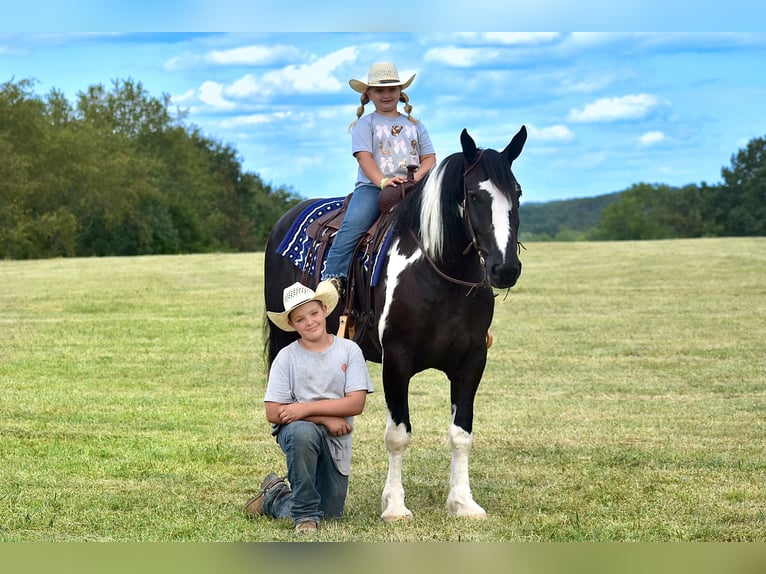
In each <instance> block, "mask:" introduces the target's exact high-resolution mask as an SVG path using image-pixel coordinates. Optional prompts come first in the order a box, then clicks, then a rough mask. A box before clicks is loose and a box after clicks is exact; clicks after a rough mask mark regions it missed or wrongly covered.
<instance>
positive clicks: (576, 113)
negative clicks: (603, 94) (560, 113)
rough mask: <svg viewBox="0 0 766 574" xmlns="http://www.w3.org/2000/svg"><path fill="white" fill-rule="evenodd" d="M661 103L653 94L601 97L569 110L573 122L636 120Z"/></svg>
mask: <svg viewBox="0 0 766 574" xmlns="http://www.w3.org/2000/svg"><path fill="white" fill-rule="evenodd" d="M659 104H660V100H659V99H658V98H657V97H656V96H653V95H651V94H634V95H629V96H622V97H617V98H601V99H599V100H596V101H595V102H591V103H590V104H587V105H585V106H584V107H583V108H580V109H577V108H572V109H571V110H570V111H569V119H570V120H571V121H573V122H612V121H617V120H634V119H638V118H642V117H644V116H646V115H647V114H648V113H649V112H650V111H651V110H652V109H653V108H655V107H657V106H658V105H659Z"/></svg>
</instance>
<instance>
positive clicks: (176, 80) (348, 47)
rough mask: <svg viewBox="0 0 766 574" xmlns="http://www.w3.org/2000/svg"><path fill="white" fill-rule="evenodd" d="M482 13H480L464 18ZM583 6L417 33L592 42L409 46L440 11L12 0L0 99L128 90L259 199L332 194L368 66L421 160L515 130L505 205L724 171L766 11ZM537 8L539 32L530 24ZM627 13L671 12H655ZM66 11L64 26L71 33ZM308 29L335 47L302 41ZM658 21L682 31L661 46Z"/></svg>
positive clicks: (759, 88) (751, 125)
mask: <svg viewBox="0 0 766 574" xmlns="http://www.w3.org/2000/svg"><path fill="white" fill-rule="evenodd" d="M106 4H108V3H106ZM271 4H272V5H273V4H274V3H271ZM485 4H487V5H490V4H492V3H485V2H484V0H476V1H475V2H474V3H472V6H473V7H474V8H484V7H485ZM592 4H593V5H595V8H599V7H600V8H601V20H600V21H599V25H597V26H595V25H593V21H590V20H587V19H585V20H584V21H581V22H579V21H578V18H580V19H581V20H583V13H582V12H577V13H574V12H570V11H567V10H568V9H564V8H563V7H564V6H565V4H564V3H562V2H560V0H559V1H558V2H557V1H554V0H547V1H546V0H540V2H538V4H537V6H538V8H537V12H534V11H532V10H530V9H528V8H527V9H525V10H522V11H521V12H522V13H521V17H519V13H518V12H516V13H514V14H511V13H510V12H509V9H506V10H505V11H504V12H502V13H501V14H499V15H495V17H494V18H490V19H489V20H487V19H486V17H484V19H483V20H482V22H477V21H476V17H477V16H476V14H477V12H476V10H473V11H472V15H473V16H472V18H473V20H471V19H465V20H461V19H460V18H459V17H456V16H455V14H452V16H449V18H448V20H447V21H443V20H442V21H439V22H438V23H435V22H433V21H432V22H431V27H437V28H438V27H441V28H442V29H449V28H453V27H454V28H456V29H460V27H461V25H464V26H465V28H472V27H473V29H480V28H481V26H480V25H479V24H483V26H484V27H486V26H487V25H488V24H492V25H493V28H494V27H495V26H496V28H495V29H503V28H507V29H510V28H511V27H512V26H511V24H513V25H514V29H524V28H525V26H526V27H527V29H537V30H541V29H543V30H544V29H549V30H555V29H572V28H573V29H577V28H578V27H580V26H581V28H580V29H590V30H596V31H592V32H576V31H551V32H443V31H442V32H439V31H433V30H419V31H416V30H412V28H413V25H412V19H413V18H414V19H418V18H422V17H423V14H424V11H425V10H429V9H433V8H434V7H435V6H443V5H444V4H443V3H435V2H423V3H419V4H418V5H417V7H416V8H414V9H411V11H412V10H414V13H412V14H410V18H404V19H402V18H401V16H398V17H397V16H391V15H389V16H387V17H384V18H382V19H380V20H379V21H377V22H375V23H370V22H365V23H364V25H360V22H359V20H360V17H361V16H360V15H359V14H360V13H361V14H364V13H365V12H364V11H365V10H367V9H368V7H367V6H365V5H363V4H352V3H349V5H350V10H355V11H356V12H353V13H355V14H357V15H356V16H354V17H353V18H352V17H351V16H348V14H349V13H351V12H343V13H344V14H347V16H346V18H347V20H344V19H343V18H341V19H335V20H332V18H329V17H328V16H327V14H326V13H324V14H323V15H321V16H319V17H318V18H317V19H316V20H314V19H312V15H311V14H310V13H309V12H307V10H308V9H309V7H310V6H314V7H316V6H317V5H318V4H317V3H304V2H293V3H290V4H289V6H288V5H287V4H286V3H285V7H284V8H281V9H280V8H273V6H272V9H269V10H264V9H262V8H263V5H264V3H262V2H260V3H259V2H250V3H246V2H243V1H238V0H221V1H220V2H218V3H216V4H214V6H217V7H218V9H217V10H213V9H212V8H211V6H210V4H209V3H208V4H205V3H203V2H200V1H199V0H188V1H187V2H185V3H180V2H174V1H170V2H165V3H164V4H162V8H160V9H158V8H156V7H155V8H154V12H155V13H154V16H159V18H158V20H159V21H157V20H153V21H150V20H148V19H142V18H141V17H140V15H141V14H142V13H144V14H148V13H151V12H152V7H151V6H152V5H153V4H152V3H150V2H144V0H137V1H136V2H134V3H132V4H131V6H132V7H133V8H132V9H131V10H127V9H126V8H124V7H123V8H117V7H116V6H120V4H115V6H113V9H112V10H111V11H110V10H107V9H106V8H105V7H104V3H95V2H88V1H87V0H80V1H75V2H69V3H61V2H51V3H48V4H47V9H44V8H43V6H41V3H40V2H36V1H35V0H31V1H30V2H28V3H26V4H24V7H25V8H24V7H22V8H21V9H19V8H18V7H17V8H14V10H16V12H15V14H11V15H10V16H9V15H8V13H7V12H5V14H6V17H5V18H4V19H3V20H2V21H0V82H2V83H5V82H7V81H19V80H21V79H32V80H34V82H35V85H34V91H35V93H36V94H38V95H39V96H41V97H44V96H45V95H46V94H48V93H49V92H50V90H52V89H56V90H60V91H62V92H63V93H64V95H65V96H66V97H67V98H68V99H69V100H70V101H72V102H74V101H75V99H76V97H77V94H78V92H81V91H85V90H87V88H88V87H90V86H92V85H97V84H102V85H104V86H105V87H107V88H111V86H112V82H113V81H115V80H125V79H132V80H134V81H137V82H140V83H141V84H142V85H143V87H144V89H145V90H146V91H147V92H148V93H149V94H150V95H152V96H154V97H158V98H159V97H161V96H162V95H163V94H167V95H169V96H170V97H171V102H172V103H171V107H172V110H174V111H175V110H176V109H178V110H183V111H184V113H185V114H186V116H185V119H184V122H185V123H186V124H187V125H194V126H197V127H199V128H200V129H201V131H202V132H203V133H204V134H205V135H206V136H208V137H210V138H212V139H214V140H217V141H220V142H222V143H225V144H228V145H230V146H232V147H233V148H235V149H236V150H237V154H238V157H239V158H240V160H241V162H242V167H243V170H244V171H247V172H254V173H256V174H258V175H259V176H260V177H261V178H262V180H263V181H264V182H265V183H267V184H269V185H271V186H272V187H275V188H277V187H285V188H289V189H290V190H291V191H293V192H295V193H296V194H298V195H300V196H302V197H318V196H341V195H346V194H347V193H349V192H350V191H351V190H352V189H353V184H354V179H355V175H356V162H355V160H354V158H353V157H352V156H351V153H350V145H351V137H350V133H349V131H348V127H349V124H350V123H351V122H352V121H353V120H354V118H355V110H356V107H357V106H358V105H359V95H358V94H357V93H356V92H354V91H353V90H351V88H350V87H349V85H348V80H349V79H351V78H355V79H359V80H362V81H366V78H367V71H368V68H369V66H370V64H372V63H373V62H377V61H393V62H395V63H396V64H397V66H398V68H399V72H400V76H401V77H402V78H408V77H409V76H410V75H412V74H415V75H416V77H415V80H414V82H413V84H412V85H411V86H410V87H409V88H408V89H407V93H408V95H409V97H410V101H411V103H412V105H413V107H414V109H413V112H412V113H413V115H414V116H415V117H417V118H419V119H420V120H421V121H422V122H423V123H424V125H425V126H426V128H427V129H428V131H429V134H430V136H431V139H432V141H433V143H434V146H435V148H436V153H437V159H443V158H445V157H446V156H447V155H449V154H451V153H454V152H457V151H459V149H460V144H459V134H460V131H461V130H462V129H463V128H466V129H467V130H468V131H469V133H470V134H471V135H472V136H473V137H474V139H475V140H476V142H477V144H478V145H479V146H480V147H488V148H495V149H502V148H503V147H505V145H507V143H508V142H509V141H510V139H511V138H512V137H513V135H514V134H515V133H516V132H517V131H518V130H519V129H520V127H521V126H522V125H524V126H526V128H527V130H528V132H529V137H528V140H527V143H526V146H525V148H524V151H523V152H522V154H521V156H520V157H519V158H518V159H517V160H516V162H515V163H514V173H515V174H516V176H517V178H518V180H519V181H520V183H521V185H522V188H523V190H524V195H523V199H524V201H529V202H545V201H551V200H558V199H569V198H576V197H590V196H596V195H602V194H606V193H611V192H614V191H621V190H624V189H627V188H628V187H630V186H631V185H633V184H636V183H641V182H645V183H660V184H667V185H671V186H683V185H687V184H700V183H701V182H706V183H708V184H715V183H718V182H720V181H721V168H722V167H728V166H730V164H731V157H732V155H733V154H735V153H736V152H737V151H738V150H739V149H742V148H744V147H745V146H746V145H747V143H748V142H749V141H750V140H752V139H754V138H756V137H764V135H766V122H765V120H766V106H765V105H764V102H766V73H764V70H766V65H765V64H766V33H765V32H761V31H751V32H748V31H736V30H738V29H745V30H746V29H747V28H748V27H749V25H750V24H751V23H752V22H753V21H755V20H754V18H756V17H760V16H766V13H765V12H766V10H765V9H764V8H763V7H755V8H752V9H750V10H749V11H746V12H747V13H746V14H745V15H742V13H741V12H738V14H739V15H738V16H736V18H735V17H734V16H732V15H731V14H730V13H729V12H728V11H726V12H720V11H715V10H712V9H711V10H710V11H711V13H710V14H709V15H706V14H705V8H711V7H712V4H713V3H712V2H706V1H705V0H698V1H697V2H694V3H692V2H684V1H679V2H677V3H676V4H680V7H679V8H678V10H679V12H677V13H674V14H675V15H676V16H679V15H680V14H683V15H684V18H677V19H676V20H672V19H670V20H669V19H666V18H662V19H657V16H656V13H654V15H653V16H652V17H653V18H654V21H653V20H652V19H651V18H650V17H647V18H646V19H645V20H642V18H643V16H642V15H643V14H644V12H639V11H638V10H637V8H635V7H633V5H632V4H631V3H630V2H625V3H620V6H621V10H622V11H621V12H620V13H619V14H618V13H614V12H609V11H608V9H607V8H606V6H607V5H609V4H610V3H601V2H598V1H595V2H592ZM602 4H603V5H602ZM611 4H614V3H611ZM541 5H542V7H541ZM553 5H558V7H559V10H558V11H557V12H555V13H556V16H555V17H546V10H548V9H550V8H552V7H553ZM647 5H648V6H649V8H650V9H651V8H654V7H657V6H664V7H665V8H666V11H665V14H668V13H671V12H673V10H669V9H670V8H671V7H672V6H673V2H666V3H657V2H655V0H645V2H643V3H641V6H643V7H644V9H646V7H647ZM653 5H656V6H653ZM62 6H66V7H67V9H66V10H65V9H64V8H63V7H62ZM259 6H260V8H259ZM78 9H79V10H78ZM682 9H683V10H684V11H685V12H683V13H681V12H680V10H682ZM157 10H159V11H160V14H157V13H156V12H157ZM174 10H175V12H174ZM612 10H613V9H612ZM753 10H756V11H760V12H759V13H753ZM86 12H87V14H88V17H87V18H85V19H84V20H83V18H82V17H77V16H76V15H78V14H83V13H86ZM480 13H481V14H484V12H480ZM179 14H181V15H182V17H178V15H179ZM222 14H224V16H222ZM290 15H293V16H296V17H293V18H290V17H289V16H290ZM671 15H672V14H671ZM722 15H723V16H722ZM258 16H261V17H260V18H259V17H258ZM727 18H728V19H727ZM328 19H329V21H330V23H331V24H334V28H335V29H336V30H337V29H341V30H342V29H348V30H349V31H341V32H326V31H322V30H321V27H322V25H323V24H325V21H327V20H328ZM393 19H398V20H400V21H403V22H407V23H406V24H405V25H404V31H401V32H388V31H383V30H385V29H389V30H390V29H394V26H393V24H395V22H393V21H392V20H393ZM676 21H679V22H682V23H683V24H685V26H686V27H685V28H682V27H681V26H680V25H679V26H678V28H677V29H686V30H687V31H686V32H677V31H672V29H673V26H672V24H673V22H676ZM759 21H760V22H763V21H766V19H762V20H759ZM287 24H290V25H292V29H285V28H286V27H287ZM313 24H317V26H313ZM434 24H441V26H439V25H434ZM588 24H590V25H588ZM626 24H638V25H639V26H641V27H644V26H645V28H644V29H654V30H657V31H655V32H636V31H631V30H629V29H626V28H628V26H627V25H626ZM668 24H671V25H668ZM354 27H356V28H357V29H358V30H363V31H353V28H354ZM371 27H374V28H379V30H378V29H370V28H371ZM666 27H667V28H668V29H665V28H666ZM184 28H187V29H186V30H184ZM312 28H315V29H312ZM408 28H409V29H408ZM599 28H601V29H602V31H598V30H599ZM717 28H720V29H727V30H730V31H729V32H718V31H715V30H716V29H717ZM206 29H210V30H211V31H205V30H206ZM399 29H401V28H399ZM609 29H611V30H612V31H609ZM189 30H195V31H193V32H192V31H189ZM213 30H216V31H213ZM614 30H618V31H614ZM731 30H734V31H731ZM366 111H367V112H370V111H372V106H371V105H368V106H367V109H366Z"/></svg>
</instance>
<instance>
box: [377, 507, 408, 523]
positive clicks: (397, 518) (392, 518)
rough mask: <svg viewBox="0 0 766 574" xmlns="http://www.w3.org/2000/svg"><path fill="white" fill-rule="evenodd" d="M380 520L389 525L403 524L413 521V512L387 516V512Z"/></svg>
mask: <svg viewBox="0 0 766 574" xmlns="http://www.w3.org/2000/svg"><path fill="white" fill-rule="evenodd" d="M380 519H381V520H382V521H383V522H386V523H388V524H390V523H392V522H401V521H403V520H412V519H413V515H412V512H411V511H409V510H406V511H405V513H404V514H386V513H385V512H384V513H383V514H381V515H380Z"/></svg>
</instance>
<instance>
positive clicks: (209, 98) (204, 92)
mask: <svg viewBox="0 0 766 574" xmlns="http://www.w3.org/2000/svg"><path fill="white" fill-rule="evenodd" d="M199 99H200V100H201V101H202V102H204V103H206V104H207V105H209V106H212V107H214V108H218V109H221V110H231V109H234V107H235V105H234V103H233V102H230V101H228V100H226V99H225V98H224V97H223V86H222V85H221V84H219V83H217V82H210V81H208V82H204V83H203V84H202V85H201V86H200V87H199Z"/></svg>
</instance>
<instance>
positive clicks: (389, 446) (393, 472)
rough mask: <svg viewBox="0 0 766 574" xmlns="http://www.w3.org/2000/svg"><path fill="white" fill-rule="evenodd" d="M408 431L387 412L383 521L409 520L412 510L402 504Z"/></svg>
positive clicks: (408, 442) (409, 436) (382, 501)
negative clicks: (386, 457)
mask: <svg viewBox="0 0 766 574" xmlns="http://www.w3.org/2000/svg"><path fill="white" fill-rule="evenodd" d="M411 436H412V435H411V434H410V432H409V431H408V430H407V427H406V425H405V424H404V423H403V422H402V423H399V424H396V423H395V422H394V421H393V420H392V419H391V415H390V413H389V417H388V422H387V423H386V434H385V442H386V450H387V451H388V476H387V477H386V486H385V487H384V488H383V496H382V497H381V507H382V509H383V512H382V514H381V515H380V518H381V519H382V520H384V521H385V522H396V521H397V520H410V519H411V518H412V512H411V511H410V510H409V509H408V508H407V507H406V506H405V505H404V486H403V485H402V462H403V460H404V452H405V451H406V450H407V447H408V446H409V445H410V438H411Z"/></svg>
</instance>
